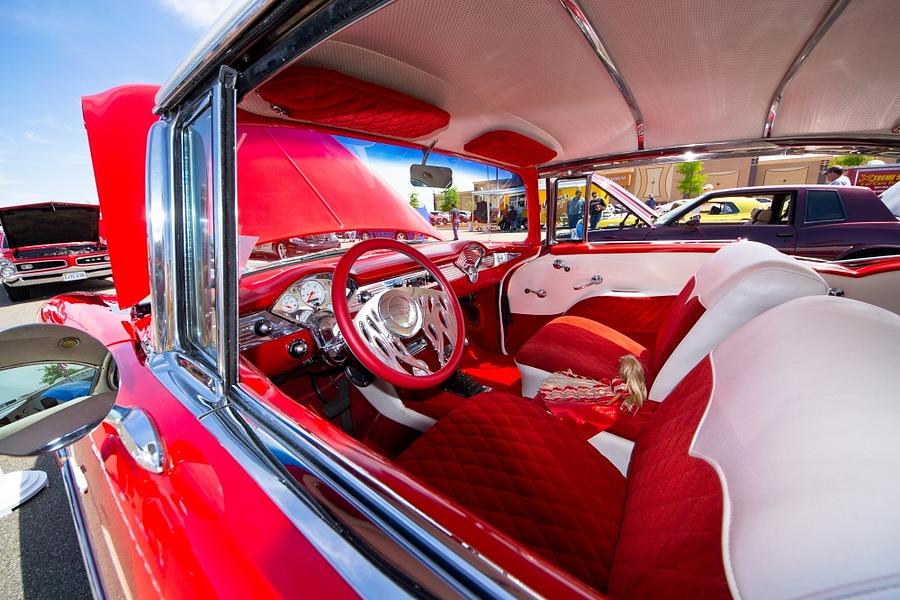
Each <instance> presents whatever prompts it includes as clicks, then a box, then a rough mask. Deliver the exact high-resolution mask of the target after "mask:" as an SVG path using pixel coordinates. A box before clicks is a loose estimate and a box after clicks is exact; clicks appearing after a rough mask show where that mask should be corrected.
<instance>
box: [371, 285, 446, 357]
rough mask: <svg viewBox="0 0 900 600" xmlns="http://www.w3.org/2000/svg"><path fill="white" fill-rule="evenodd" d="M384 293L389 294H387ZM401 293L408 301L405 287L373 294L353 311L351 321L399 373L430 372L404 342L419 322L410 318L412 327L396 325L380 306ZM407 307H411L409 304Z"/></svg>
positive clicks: (376, 352)
mask: <svg viewBox="0 0 900 600" xmlns="http://www.w3.org/2000/svg"><path fill="white" fill-rule="evenodd" d="M413 289H414V288H413ZM387 294H391V295H390V296H387V297H386V295H387ZM403 296H405V297H407V298H408V299H410V300H411V294H410V293H409V292H408V291H406V288H395V289H392V290H388V291H386V292H382V293H380V294H377V295H375V296H373V297H372V298H371V299H370V300H369V301H368V302H366V304H365V305H364V306H363V307H362V308H361V309H360V311H359V312H358V313H357V314H356V317H354V319H353V324H354V325H355V326H356V328H357V330H359V333H360V335H361V336H362V339H363V341H364V342H365V344H366V346H368V347H369V349H371V350H372V352H374V353H375V354H376V355H377V356H378V357H379V358H380V359H381V360H382V362H384V363H385V364H387V365H389V366H390V367H391V368H393V369H394V370H396V371H398V372H400V373H409V372H410V370H411V372H412V374H413V375H431V374H432V370H431V368H430V367H429V366H428V363H426V362H425V361H424V360H422V359H419V358H416V357H415V356H413V355H412V353H411V352H410V351H409V349H408V348H407V347H406V344H405V342H404V340H406V339H410V338H412V337H413V336H414V335H415V334H416V333H418V330H419V328H420V327H421V325H420V323H421V321H420V320H417V319H415V318H413V319H412V321H413V322H412V326H409V325H406V324H399V325H398V323H397V320H396V318H391V316H388V317H385V315H384V314H383V313H382V307H383V306H385V305H386V304H390V301H391V300H392V299H393V298H397V297H403ZM386 300H387V302H386ZM408 306H410V307H411V306H412V304H409V305H408ZM403 325H406V326H405V327H404V326H403ZM404 366H406V367H408V368H409V370H407V369H406V368H404Z"/></svg>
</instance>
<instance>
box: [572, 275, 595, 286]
mask: <svg viewBox="0 0 900 600" xmlns="http://www.w3.org/2000/svg"><path fill="white" fill-rule="evenodd" d="M601 283H603V276H602V275H594V276H593V277H591V280H590V281H588V282H587V283H583V284H581V285H576V286H575V287H573V288H572V289H573V290H583V289H584V288H586V287H588V286H591V285H600V284H601Z"/></svg>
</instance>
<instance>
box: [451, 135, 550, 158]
mask: <svg viewBox="0 0 900 600" xmlns="http://www.w3.org/2000/svg"><path fill="white" fill-rule="evenodd" d="M463 150H465V151H466V152H471V153H472V154H478V155H480V156H484V157H485V158H492V159H494V160H499V161H501V162H505V163H507V164H510V165H516V166H518V167H533V166H535V165H539V164H541V163H545V162H549V161H551V160H553V159H554V158H555V157H556V150H554V149H553V148H548V147H547V146H545V145H544V144H542V143H540V142H538V141H537V140H533V139H531V138H530V137H528V136H524V135H522V134H521V133H516V132H515V131H507V130H505V129H497V130H494V131H488V132H485V133H483V134H481V135H479V136H478V137H477V138H475V139H472V140H469V141H468V142H466V145H465V146H463Z"/></svg>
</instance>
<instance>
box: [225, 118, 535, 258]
mask: <svg viewBox="0 0 900 600" xmlns="http://www.w3.org/2000/svg"><path fill="white" fill-rule="evenodd" d="M422 154H423V153H422V150H420V149H416V148H407V147H402V146H395V145H392V144H386V143H381V142H373V141H368V140H361V139H357V138H352V137H346V136H337V135H329V134H325V133H322V132H318V131H313V130H309V129H304V128H297V127H271V126H263V125H243V126H240V127H239V128H238V215H239V235H240V240H241V257H240V258H241V260H242V264H243V265H244V271H245V272H246V271H253V270H257V269H260V268H266V267H269V266H272V265H273V264H278V263H281V262H284V261H303V260H308V259H311V258H317V257H322V256H327V255H329V254H340V253H342V252H343V251H344V250H346V249H347V248H348V247H349V246H350V245H352V244H354V243H356V242H357V241H360V240H365V239H370V238H391V239H396V240H401V241H404V242H407V243H416V244H420V243H428V242H434V241H437V240H453V239H479V240H481V241H488V240H490V239H491V236H493V237H494V239H496V238H497V237H498V236H500V237H501V239H505V240H512V239H516V240H521V239H524V237H525V230H526V228H527V218H526V214H527V213H526V211H525V201H524V193H523V192H521V189H522V182H521V179H520V178H519V177H518V176H516V175H514V174H512V173H510V172H509V171H506V170H504V169H501V168H498V167H495V166H492V165H488V164H486V163H480V162H477V161H472V160H467V159H463V158H459V157H455V156H448V155H444V154H441V153H438V152H433V153H431V154H430V155H429V157H428V165H431V166H443V167H449V168H451V169H452V171H453V183H452V185H451V186H450V187H448V188H446V189H444V188H440V189H438V188H429V187H415V186H413V185H412V183H411V182H410V166H411V165H418V164H421V162H422ZM501 231H502V232H503V233H502V234H501Z"/></svg>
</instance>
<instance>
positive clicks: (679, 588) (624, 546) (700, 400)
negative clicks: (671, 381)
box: [609, 358, 731, 598]
mask: <svg viewBox="0 0 900 600" xmlns="http://www.w3.org/2000/svg"><path fill="white" fill-rule="evenodd" d="M711 392H712V368H711V366H710V362H709V359H708V358H707V359H705V360H703V361H702V362H701V363H700V364H698V365H697V366H696V367H695V368H694V370H693V371H691V372H690V373H689V374H688V375H687V376H686V377H685V378H684V380H682V382H681V383H680V384H678V386H677V387H676V388H675V389H674V390H673V391H672V393H671V394H670V395H669V397H668V398H666V401H665V402H662V403H661V404H659V405H658V407H657V409H656V411H655V412H654V414H653V416H652V418H651V419H650V421H649V422H648V423H647V424H646V425H645V426H644V428H643V429H642V431H641V435H640V437H639V438H638V441H637V443H636V444H635V446H634V452H633V453H632V456H631V463H630V465H629V467H628V484H627V485H628V488H627V500H626V504H625V515H624V518H623V521H622V527H621V531H620V534H619V541H618V546H617V548H616V555H615V561H614V563H613V571H612V575H611V576H610V581H609V593H610V595H612V596H615V597H620V598H730V597H731V596H730V594H729V591H728V583H727V581H726V579H725V569H724V565H723V563H722V489H721V484H720V483H719V478H718V477H717V475H716V473H715V471H714V470H713V468H712V467H711V466H710V465H709V464H707V463H706V462H705V461H704V460H702V459H699V458H694V457H692V456H689V455H688V449H689V448H690V445H691V441H692V440H693V437H694V433H695V431H696V430H697V426H698V425H699V423H700V419H701V418H702V416H703V414H704V412H705V410H706V406H707V404H708V402H709V397H710V394H711Z"/></svg>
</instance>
